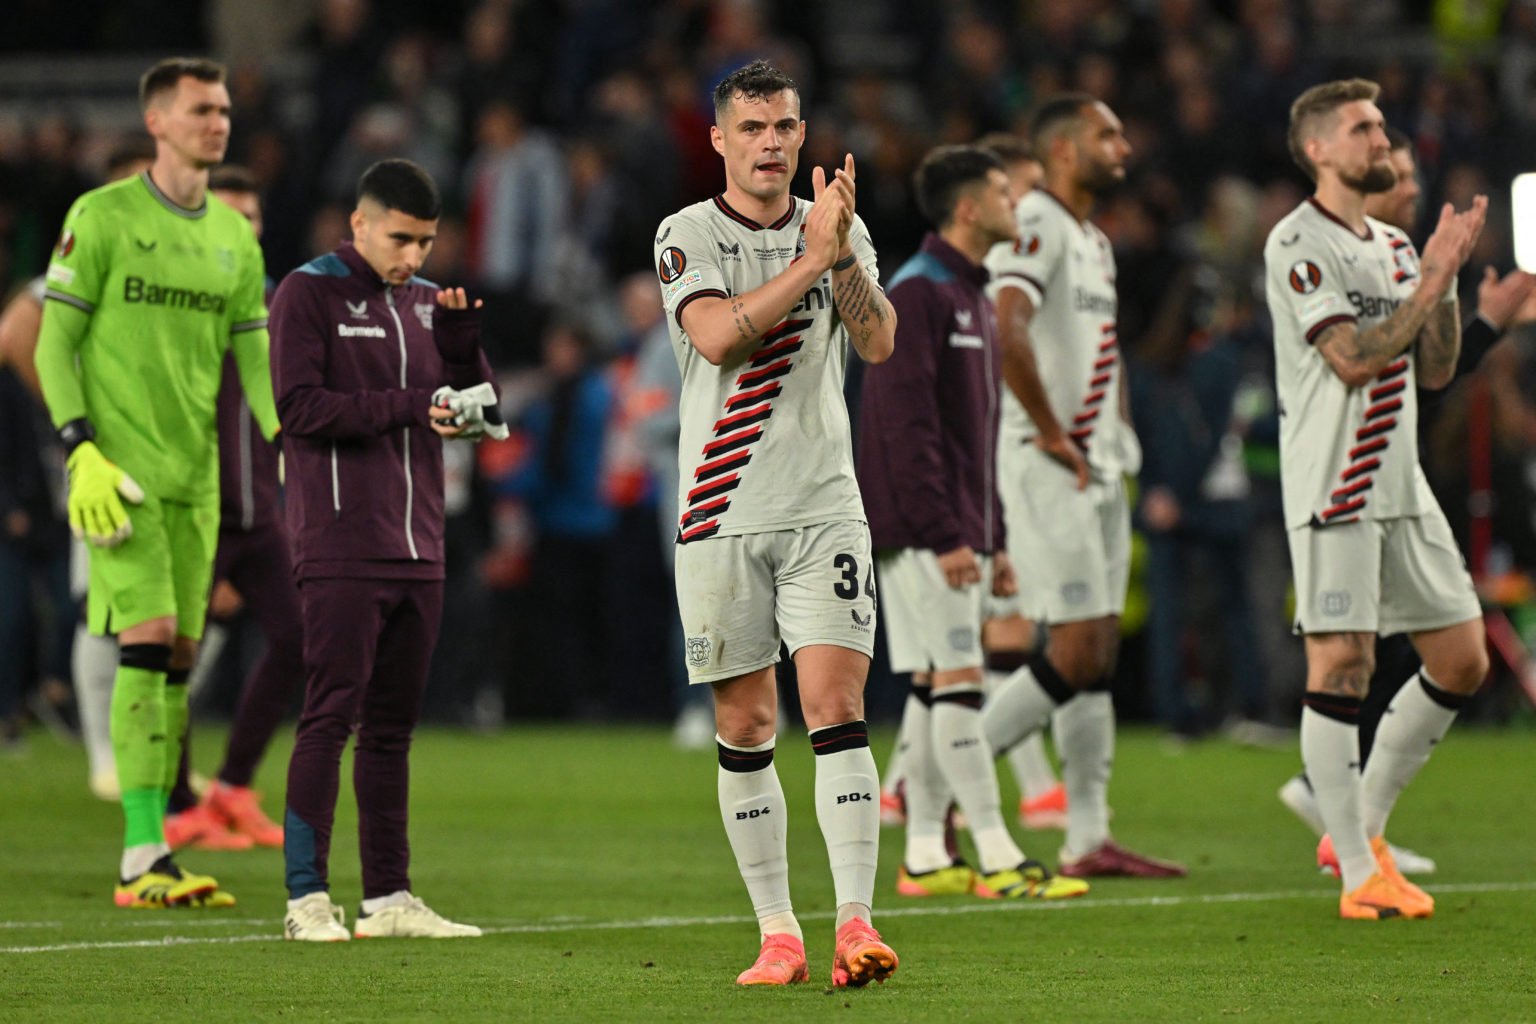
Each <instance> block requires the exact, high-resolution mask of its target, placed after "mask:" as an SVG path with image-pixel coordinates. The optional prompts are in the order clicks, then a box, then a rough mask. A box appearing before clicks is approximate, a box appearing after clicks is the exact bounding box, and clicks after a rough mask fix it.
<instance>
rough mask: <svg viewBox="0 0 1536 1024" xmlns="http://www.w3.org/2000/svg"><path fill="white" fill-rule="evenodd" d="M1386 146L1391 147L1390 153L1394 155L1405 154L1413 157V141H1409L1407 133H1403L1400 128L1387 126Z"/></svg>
mask: <svg viewBox="0 0 1536 1024" xmlns="http://www.w3.org/2000/svg"><path fill="white" fill-rule="evenodd" d="M1387 145H1389V146H1391V147H1392V152H1394V153H1407V154H1408V155H1409V156H1412V155H1413V140H1412V139H1410V138H1409V137H1408V133H1407V132H1405V131H1403V130H1402V129H1401V128H1394V127H1392V126H1391V125H1387Z"/></svg>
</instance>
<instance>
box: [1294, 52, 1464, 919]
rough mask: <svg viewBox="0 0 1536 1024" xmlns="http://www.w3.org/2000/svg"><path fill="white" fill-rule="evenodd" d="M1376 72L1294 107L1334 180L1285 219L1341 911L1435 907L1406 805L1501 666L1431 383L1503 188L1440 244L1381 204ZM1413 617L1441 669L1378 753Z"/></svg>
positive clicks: (1316, 659)
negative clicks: (1436, 463) (1468, 269)
mask: <svg viewBox="0 0 1536 1024" xmlns="http://www.w3.org/2000/svg"><path fill="white" fill-rule="evenodd" d="M1378 92H1379V88H1378V86H1377V85H1376V84H1375V83H1374V82H1368V81H1365V80H1362V79H1351V80H1346V81H1335V82H1328V83H1325V84H1323V85H1318V86H1315V87H1313V88H1311V89H1308V90H1307V91H1306V92H1304V93H1302V94H1301V96H1299V97H1298V98H1297V99H1296V101H1295V103H1293V104H1292V106H1291V117H1290V132H1289V140H1290V148H1291V154H1292V157H1293V158H1294V159H1295V161H1296V163H1297V164H1298V165H1299V166H1300V167H1301V169H1302V170H1303V171H1305V172H1306V174H1307V176H1308V177H1310V178H1311V179H1312V180H1313V181H1315V182H1316V183H1317V188H1316V191H1315V192H1314V194H1313V195H1312V196H1310V197H1308V198H1307V199H1306V201H1304V202H1303V203H1302V204H1301V205H1300V206H1299V207H1297V209H1296V210H1295V211H1293V212H1292V213H1290V214H1289V215H1287V216H1286V217H1285V218H1284V219H1283V220H1281V221H1280V222H1279V223H1278V224H1277V225H1275V228H1274V230H1273V231H1272V232H1271V233H1270V236H1269V240H1268V241H1267V242H1266V244H1265V247H1264V263H1265V273H1266V293H1267V296H1268V301H1269V309H1270V315H1271V317H1272V318H1273V321H1274V336H1275V364H1276V365H1275V375H1276V381H1277V385H1278V392H1279V406H1280V471H1281V476H1280V483H1281V490H1282V496H1283V499H1284V506H1285V520H1286V527H1287V530H1288V533H1289V541H1290V549H1291V565H1292V569H1293V571H1294V574H1295V582H1296V628H1297V631H1298V632H1300V633H1301V634H1302V635H1303V636H1304V637H1305V641H1306V652H1307V688H1306V695H1305V696H1304V697H1303V699H1302V704H1303V707H1302V713H1301V756H1302V763H1303V764H1304V765H1305V768H1306V772H1307V778H1308V779H1309V780H1311V783H1312V788H1313V791H1314V793H1315V794H1316V797H1317V805H1318V811H1319V813H1320V815H1321V817H1322V820H1323V824H1324V826H1325V827H1326V828H1327V830H1328V833H1329V836H1330V837H1331V839H1332V843H1333V847H1334V849H1335V851H1336V853H1337V858H1338V862H1339V869H1340V873H1341V875H1342V877H1343V892H1342V894H1341V895H1340V898H1339V916H1341V917H1344V918H1349V919H1359V920H1380V919H1384V918H1392V917H1428V916H1430V915H1431V914H1433V913H1434V900H1433V899H1432V898H1431V897H1430V896H1429V895H1428V894H1427V893H1425V892H1424V891H1423V890H1422V889H1419V888H1418V887H1417V886H1415V885H1413V884H1412V883H1411V882H1409V881H1408V880H1407V879H1406V878H1404V877H1403V876H1402V874H1401V872H1400V871H1399V870H1398V868H1397V866H1396V863H1395V862H1394V860H1393V858H1392V854H1391V851H1390V850H1389V849H1388V847H1387V843H1386V840H1385V838H1384V836H1383V833H1384V831H1385V828H1386V823H1387V818H1388V816H1389V815H1390V813H1391V810H1392V806H1393V804H1394V803H1395V802H1396V800H1397V797H1398V795H1399V794H1400V793H1401V792H1402V790H1403V789H1404V787H1406V786H1407V785H1408V783H1409V782H1410V781H1412V779H1413V777H1414V776H1415V775H1417V774H1418V771H1419V769H1420V768H1422V767H1423V765H1424V764H1425V762H1426V761H1428V759H1429V755H1430V751H1431V750H1432V749H1433V747H1434V745H1435V744H1436V743H1438V742H1439V741H1440V739H1441V738H1442V737H1443V736H1444V735H1445V733H1446V731H1447V730H1448V729H1449V728H1450V725H1451V722H1452V721H1453V720H1454V719H1455V717H1456V711H1457V710H1458V709H1459V708H1460V707H1462V706H1463V705H1464V704H1465V703H1466V701H1467V700H1468V698H1469V697H1470V696H1471V694H1472V693H1474V692H1475V691H1476V690H1477V687H1478V686H1479V685H1480V684H1481V683H1482V680H1483V676H1484V675H1485V674H1486V673H1487V671H1488V655H1487V652H1486V650H1485V649H1484V639H1483V624H1482V610H1481V608H1480V606H1479V604H1478V600H1477V593H1476V591H1475V590H1474V589H1473V586H1472V579H1471V577H1470V576H1469V575H1468V573H1467V570H1466V567H1465V565H1464V564H1463V562H1462V560H1461V556H1460V554H1459V553H1458V552H1457V550H1456V545H1455V541H1454V539H1453V538H1452V536H1451V531H1450V527H1449V526H1448V525H1447V523H1446V520H1445V515H1444V514H1443V513H1442V512H1441V511H1440V506H1439V505H1438V504H1437V503H1436V501H1435V497H1434V494H1433V493H1431V491H1430V489H1429V485H1428V483H1427V482H1426V481H1425V479H1424V473H1423V471H1422V470H1421V469H1420V468H1419V462H1418V438H1417V425H1418V422H1417V421H1418V395H1417V389H1416V388H1415V387H1414V385H1415V384H1417V385H1418V386H1419V387H1423V388H1427V389H1438V388H1443V387H1445V386H1446V385H1447V384H1449V383H1450V381H1451V378H1452V376H1453V374H1454V373H1455V369H1456V362H1457V357H1458V355H1459V353H1460V343H1461V329H1460V328H1461V323H1460V315H1459V311H1458V306H1457V301H1456V280H1457V274H1458V272H1459V271H1460V269H1461V267H1462V265H1463V264H1464V263H1465V262H1466V260H1467V258H1468V256H1469V255H1470V254H1471V251H1472V248H1473V246H1474V245H1475V244H1476V242H1477V238H1478V235H1479V234H1480V233H1481V231H1482V226H1483V220H1484V217H1485V215H1486V211H1487V205H1488V204H1487V199H1486V197H1483V196H1478V197H1476V199H1474V201H1473V204H1472V207H1471V209H1469V210H1467V211H1465V212H1462V213H1457V212H1455V211H1454V210H1453V209H1452V208H1451V206H1450V205H1449V204H1447V205H1446V206H1445V207H1444V208H1443V209H1442V210H1441V212H1440V217H1439V220H1438V224H1437V226H1436V228H1435V231H1434V233H1433V234H1432V235H1431V236H1430V238H1429V241H1428V242H1426V243H1425V246H1424V252H1423V254H1422V256H1421V255H1420V254H1419V253H1417V252H1416V251H1415V250H1414V246H1413V243H1412V242H1410V241H1409V240H1408V237H1407V236H1406V235H1405V234H1404V233H1403V232H1402V231H1400V230H1399V229H1397V228H1394V227H1392V226H1391V225H1388V224H1386V223H1384V222H1382V221H1379V220H1376V219H1375V218H1373V217H1370V216H1368V215H1367V214H1366V212H1365V202H1366V197H1367V196H1369V195H1371V194H1373V193H1377V192H1385V191H1387V190H1389V189H1391V188H1392V186H1393V184H1394V183H1395V182H1396V180H1397V176H1396V172H1395V171H1394V170H1393V168H1392V162H1391V159H1390V155H1389V149H1390V147H1389V144H1388V142H1387V136H1386V131H1385V127H1386V126H1385V123H1384V121H1383V119H1382V115H1381V111H1380V109H1378V108H1377V106H1376V103H1375V99H1376V96H1377V94H1378ZM1392 633H1407V634H1409V637H1410V639H1411V640H1412V641H1413V645H1414V647H1415V648H1416V649H1417V651H1418V653H1419V656H1420V657H1421V658H1423V668H1422V669H1420V670H1419V672H1418V674H1417V677H1416V679H1415V681H1413V682H1410V683H1409V684H1408V685H1406V686H1404V687H1403V689H1402V690H1401V691H1399V692H1398V694H1397V696H1396V697H1395V698H1394V699H1393V701H1392V704H1391V706H1390V707H1389V708H1388V711H1387V715H1386V717H1384V718H1383V720H1382V723H1381V727H1380V728H1379V729H1378V731H1377V734H1376V744H1375V747H1374V749H1373V751H1372V756H1371V760H1370V763H1369V764H1368V765H1366V767H1365V771H1364V772H1363V773H1362V772H1361V770H1360V763H1359V762H1360V745H1359V730H1358V721H1359V716H1360V702H1361V699H1362V698H1363V697H1364V696H1365V693H1366V688H1367V684H1368V681H1369V680H1370V677H1371V670H1372V667H1373V655H1374V640H1375V635H1376V634H1382V635H1387V634H1392Z"/></svg>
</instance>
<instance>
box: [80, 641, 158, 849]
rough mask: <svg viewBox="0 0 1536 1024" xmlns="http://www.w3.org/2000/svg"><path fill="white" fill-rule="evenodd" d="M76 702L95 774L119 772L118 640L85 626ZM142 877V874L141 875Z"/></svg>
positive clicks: (91, 770) (87, 760) (81, 734)
mask: <svg viewBox="0 0 1536 1024" xmlns="http://www.w3.org/2000/svg"><path fill="white" fill-rule="evenodd" d="M70 658H71V661H72V663H73V665H74V677H75V703H76V706H77V707H79V709H80V739H81V740H82V741H83V742H84V743H85V759H86V763H87V764H88V765H89V771H90V773H91V774H92V775H101V774H103V773H106V772H115V771H117V760H116V758H114V757H113V756H112V680H113V678H114V677H115V676H116V675H117V641H116V640H115V639H113V638H112V637H110V636H95V635H94V634H92V633H91V631H90V630H89V629H87V628H86V627H85V626H84V625H83V624H82V625H80V626H78V627H77V628H76V629H75V643H74V648H73V649H72V651H71V652H70ZM139 873H140V874H143V872H139Z"/></svg>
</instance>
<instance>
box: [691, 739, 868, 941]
mask: <svg viewBox="0 0 1536 1024" xmlns="http://www.w3.org/2000/svg"><path fill="white" fill-rule="evenodd" d="M715 741H716V743H717V744H718V749H719V755H720V765H721V767H720V772H719V780H718V792H719V796H720V817H721V819H722V820H723V821H724V822H725V835H726V838H727V839H729V840H730V842H731V852H732V853H734V854H735V855H736V867H737V869H738V870H739V871H740V872H741V880H742V881H743V882H745V883H746V884H747V895H748V896H749V897H750V898H751V900H752V909H753V911H754V912H756V914H757V921H758V927H759V929H762V930H763V934H764V935H769V934H775V933H788V934H790V935H793V936H794V937H795V938H797V939H799V938H803V936H802V935H801V932H800V925H799V924H798V923H797V922H796V921H795V917H794V912H793V910H792V909H791V906H790V900H789V843H788V839H789V832H788V830H789V814H788V809H787V805H786V804H785V801H784V787H783V786H781V785H780V784H779V773H778V771H777V770H775V769H774V767H773V743H774V741H773V739H772V738H770V739H769V740H768V742H766V743H762V744H759V745H758V746H755V747H732V746H728V745H727V744H726V743H725V741H724V740H722V739H720V738H719V737H718V736H717V737H715ZM728 764H729V765H731V767H730V768H727V767H726V765H728ZM743 768H745V769H746V770H745V771H743V770H741V769H743ZM876 807H877V812H876V813H877V814H878V807H879V805H878V803H877V804H876ZM770 921H771V922H772V927H773V931H772V932H770V931H768V930H767V926H768V923H769V922H770Z"/></svg>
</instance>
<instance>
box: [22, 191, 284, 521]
mask: <svg viewBox="0 0 1536 1024" xmlns="http://www.w3.org/2000/svg"><path fill="white" fill-rule="evenodd" d="M265 278H266V274H265V270H264V267H263V264H262V257H261V247H260V246H259V245H258V244H257V241H256V235H255V232H254V231H252V229H251V225H250V222H249V221H247V220H246V219H245V218H244V217H242V216H241V215H240V214H239V213H237V212H236V211H235V210H234V209H232V208H231V207H229V206H228V205H226V204H225V203H223V202H221V201H220V200H218V199H217V198H216V197H214V196H212V195H209V196H208V198H207V200H206V201H205V202H204V204H203V206H202V207H201V208H199V209H196V210H187V209H183V208H182V207H180V206H177V205H176V204H175V203H173V202H172V201H171V200H170V199H169V198H168V197H166V196H165V195H164V194H163V193H162V192H161V191H160V190H159V189H158V188H157V187H156V186H155V184H154V182H153V181H152V180H151V179H150V176H149V174H148V172H145V173H144V174H141V175H139V176H138V177H134V178H127V179H125V180H123V181H118V182H114V183H113V184H110V185H106V186H104V187H102V188H98V189H96V190H94V191H91V192H87V193H86V194H85V195H83V196H81V197H80V198H79V199H77V200H75V204H74V206H72V207H71V208H70V211H69V216H68V217H67V218H66V219H65V221H64V230H63V233H62V234H61V235H60V236H59V242H58V245H57V246H56V248H55V250H54V253H53V259H52V262H51V263H50V264H49V266H48V273H47V291H46V292H45V296H46V301H45V302H44V306H43V326H42V331H41V334H40V336H39V339H38V347H37V371H38V377H39V379H40V381H41V383H42V386H43V394H44V396H45V397H46V399H47V402H48V410H49V413H50V415H51V416H52V417H53V422H54V425H55V426H62V425H64V424H65V423H68V422H70V421H71V420H75V419H78V418H80V417H82V416H84V417H87V418H89V420H90V421H91V424H92V425H93V426H94V427H95V430H96V444H97V446H98V447H100V448H101V450H102V453H103V454H104V455H106V457H107V458H108V459H111V460H112V461H113V462H115V463H117V464H118V465H119V466H121V467H122V468H123V470H124V471H126V472H127V473H128V475H129V476H131V477H133V478H134V479H135V480H136V481H138V482H139V484H140V485H141V486H143V487H144V489H145V490H146V491H148V492H149V493H150V494H153V495H156V496H158V497H160V498H164V499H169V500H172V501H186V502H195V501H204V500H207V501H217V500H218V492H219V466H218V435H217V429H216V425H215V404H216V401H217V398H218V393H219V383H220V376H221V372H222V366H223V361H224V354H225V352H226V351H229V350H230V349H233V350H234V353H235V359H236V362H237V363H238V365H239V370H240V380H241V384H242V385H243V387H244V390H245V393H246V396H247V400H248V401H249V403H250V406H251V410H252V412H253V413H254V414H255V415H256V418H257V421H258V422H259V423H260V424H261V426H262V429H263V432H264V433H266V434H267V435H268V436H269V437H270V436H272V434H274V433H275V432H276V429H277V413H276V410H275V408H274V405H273V400H272V382H271V375H270V370H269V368H268V357H267V309H266V301H265V294H264V282H265Z"/></svg>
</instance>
